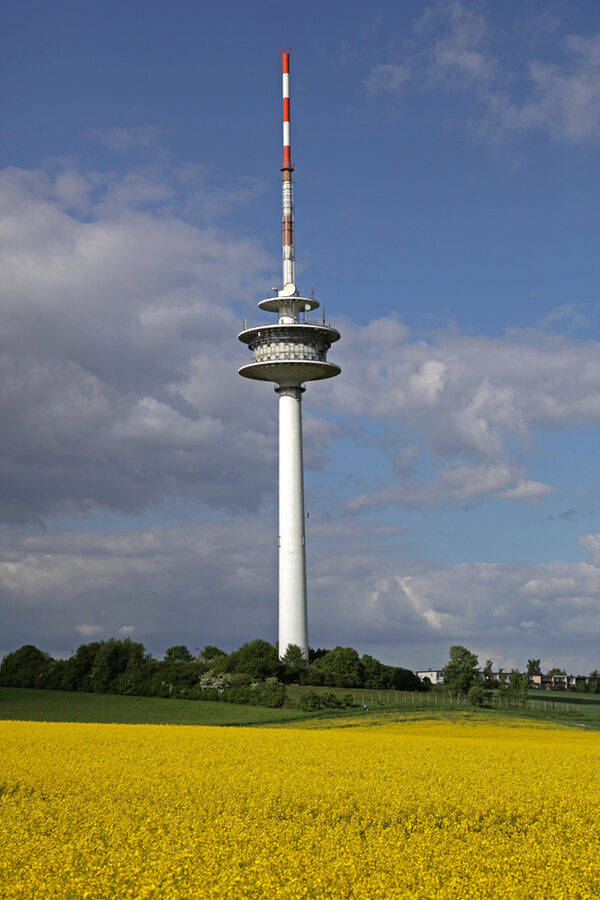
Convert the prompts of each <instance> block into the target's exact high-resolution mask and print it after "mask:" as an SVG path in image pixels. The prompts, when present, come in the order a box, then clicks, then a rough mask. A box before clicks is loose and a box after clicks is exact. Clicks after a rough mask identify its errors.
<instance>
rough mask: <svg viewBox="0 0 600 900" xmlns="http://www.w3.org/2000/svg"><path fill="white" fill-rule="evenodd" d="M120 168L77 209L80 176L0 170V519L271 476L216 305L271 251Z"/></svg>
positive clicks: (126, 507) (267, 445)
mask: <svg viewBox="0 0 600 900" xmlns="http://www.w3.org/2000/svg"><path fill="white" fill-rule="evenodd" d="M133 181H134V183H135V185H136V187H135V189H133V190H132V189H131V185H132V178H131V177H130V176H129V175H126V176H124V177H123V178H122V179H121V180H120V182H118V183H116V182H115V181H114V180H110V181H107V182H106V183H105V184H100V185H99V184H98V183H97V182H96V184H95V185H93V187H94V192H95V199H94V202H93V204H92V205H91V206H90V207H89V208H88V210H87V213H86V215H85V217H83V218H80V217H79V215H78V214H77V212H76V211H74V210H75V208H76V207H78V208H79V209H81V207H82V206H83V205H85V204H84V202H83V198H89V197H90V195H91V189H92V179H91V178H90V177H86V176H82V175H79V174H77V173H74V172H63V173H60V174H59V175H58V176H56V177H52V176H50V175H48V174H47V173H45V172H43V171H33V172H32V171H22V170H18V169H9V170H5V171H4V172H2V173H0V235H1V237H2V250H1V251H0V279H1V286H2V294H3V327H2V330H1V333H0V373H1V377H0V413H1V415H2V420H3V423H4V427H3V429H2V436H1V437H0V449H1V453H0V484H1V486H2V489H1V491H0V495H1V500H0V519H2V520H4V521H21V522H28V521H35V520H38V519H40V518H46V517H48V516H52V515H55V514H60V513H64V512H67V511H73V510H85V509H90V508H94V507H100V508H102V507H104V508H112V509H120V510H123V511H135V510H140V509H142V508H144V506H146V505H147V504H149V503H153V502H158V501H160V500H161V499H162V498H163V497H165V496H174V495H180V496H187V497H190V498H191V497H195V498H197V499H198V500H200V501H202V502H204V503H207V504H209V505H217V506H219V507H221V508H222V507H225V508H227V507H229V508H235V507H238V508H244V507H246V508H247V507H249V506H253V507H256V506H257V505H258V504H259V503H260V502H261V498H262V497H263V496H264V495H265V493H270V492H271V491H272V490H273V484H272V477H271V471H272V465H273V460H274V454H275V436H274V430H273V429H274V421H275V414H276V405H275V403H274V401H273V398H271V397H270V396H269V395H268V392H267V391H260V390H254V388H255V386H254V385H252V384H248V385H247V386H246V385H244V387H246V388H247V389H246V391H245V394H244V395H243V394H242V391H241V390H240V385H238V384H237V381H238V380H239V379H238V376H237V374H236V371H235V361H236V360H235V354H236V341H235V335H236V332H237V331H238V330H239V324H238V321H237V320H236V317H234V315H233V313H232V311H231V302H232V301H233V300H234V299H237V298H239V297H246V296H248V294H250V296H252V295H253V294H254V293H257V292H258V291H259V290H260V284H261V282H262V281H263V280H264V276H263V274H262V273H263V270H264V269H265V268H266V267H270V265H271V260H270V258H269V257H268V256H267V255H266V254H265V253H264V252H263V250H262V248H261V247H260V246H259V245H258V244H257V243H256V242H254V241H252V240H249V239H239V238H238V239H236V240H231V237H230V235H229V234H228V233H226V232H224V231H219V230H218V229H216V228H215V227H214V226H206V227H199V226H194V225H192V224H190V223H189V222H187V221H186V220H185V219H184V218H182V217H177V216H175V215H172V214H169V213H167V214H165V213H164V210H163V209H161V208H160V205H161V203H162V202H163V201H165V202H170V199H171V198H172V195H173V192H174V191H176V190H177V185H174V184H173V183H172V182H171V181H170V180H169V178H168V177H164V178H162V179H158V180H156V181H155V182H153V181H152V178H151V177H150V175H149V174H148V173H145V175H144V177H143V179H141V181H140V179H139V178H134V179H133ZM88 188H89V190H88ZM119 191H120V192H121V193H120V200H119V203H118V204H115V203H114V202H112V201H111V202H109V201H110V196H111V195H114V193H115V192H119ZM107 198H108V199H107ZM148 203H149V204H150V207H151V208H144V207H145V206H146V204H148ZM157 204H158V207H159V208H157ZM67 206H68V207H70V208H69V209H67V208H66V207H67ZM237 353H238V356H239V363H240V364H241V362H242V361H243V358H244V354H243V348H242V347H241V345H240V348H239V350H237ZM249 398H253V399H252V400H251V401H250V400H249ZM253 404H254V405H253ZM257 409H260V410H261V414H260V415H257V413H256V410H257ZM313 430H314V432H315V434H320V447H321V452H322V448H323V447H324V446H325V443H326V439H325V438H324V433H321V432H319V427H318V423H317V424H316V425H315V426H314V428H313ZM310 451H311V444H310V440H309V441H308V456H309V457H310ZM249 459H252V472H253V477H252V478H251V479H250V478H248V477H245V476H244V474H243V473H244V470H245V465H246V462H245V461H247V460H249Z"/></svg>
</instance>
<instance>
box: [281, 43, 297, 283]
mask: <svg viewBox="0 0 600 900" xmlns="http://www.w3.org/2000/svg"><path fill="white" fill-rule="evenodd" d="M281 63H282V66H281V68H282V75H281V80H282V93H283V163H282V165H281V171H282V173H283V182H282V185H281V213H282V215H281V259H282V265H283V290H284V292H285V293H287V292H288V291H287V290H286V288H287V286H288V285H290V286H291V285H294V288H295V280H294V279H295V273H294V202H293V189H292V172H293V171H294V166H293V165H292V151H291V143H290V53H289V50H282V51H281Z"/></svg>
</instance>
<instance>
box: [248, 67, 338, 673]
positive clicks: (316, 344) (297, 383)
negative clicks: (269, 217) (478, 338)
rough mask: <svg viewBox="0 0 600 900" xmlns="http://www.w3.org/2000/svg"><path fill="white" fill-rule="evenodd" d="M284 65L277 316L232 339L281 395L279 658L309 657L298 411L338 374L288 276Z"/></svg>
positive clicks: (326, 338)
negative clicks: (310, 388)
mask: <svg viewBox="0 0 600 900" xmlns="http://www.w3.org/2000/svg"><path fill="white" fill-rule="evenodd" d="M282 62H283V79H282V80H283V165H282V166H281V171H282V173H283V183H282V267H283V287H282V288H281V289H278V290H276V296H274V297H269V298H267V299H265V300H261V301H260V302H259V304H258V306H259V309H261V310H264V311H266V312H272V313H276V314H277V321H276V322H272V323H271V324H268V323H265V324H264V325H257V326H254V327H252V328H245V329H244V330H243V331H241V332H240V333H239V334H238V339H239V340H240V341H242V343H244V344H246V345H247V346H248V348H249V349H250V350H251V351H252V362H250V363H248V364H247V365H245V366H242V367H241V368H240V370H239V374H240V375H242V376H243V377H244V378H251V379H254V380H256V381H271V382H274V383H275V384H276V385H277V387H276V388H275V391H276V392H277V393H278V394H279V656H280V657H283V656H285V653H286V650H287V648H288V646H289V645H290V644H294V645H297V646H298V647H300V649H301V650H302V653H303V655H304V657H305V658H306V659H308V616H307V600H306V540H305V513H304V473H303V459H302V410H301V401H302V394H303V393H304V390H305V388H304V384H305V382H307V381H320V380H322V379H324V378H332V377H334V376H335V375H339V374H340V372H341V369H340V367H339V366H338V365H336V364H335V363H332V362H328V360H327V352H328V351H329V349H330V347H331V345H332V344H333V343H335V341H338V340H339V339H340V333H339V331H337V330H336V329H335V328H332V327H331V326H330V325H328V324H325V320H324V317H323V321H322V322H321V323H314V322H310V321H309V320H308V314H309V313H310V312H313V311H314V310H316V309H318V308H319V307H320V303H319V302H318V301H317V300H316V299H315V298H314V296H313V297H302V296H301V295H300V293H299V291H298V289H297V287H296V284H295V281H294V216H293V202H292V171H293V169H294V167H293V165H292V162H291V152H290V93H289V77H290V76H289V71H290V70H289V53H288V52H287V51H282Z"/></svg>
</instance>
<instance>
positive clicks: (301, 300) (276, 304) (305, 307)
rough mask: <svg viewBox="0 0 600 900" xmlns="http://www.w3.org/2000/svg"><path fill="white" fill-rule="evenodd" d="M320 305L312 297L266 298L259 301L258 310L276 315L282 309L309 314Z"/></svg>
mask: <svg viewBox="0 0 600 900" xmlns="http://www.w3.org/2000/svg"><path fill="white" fill-rule="evenodd" d="M320 305H321V304H320V303H319V301H318V300H315V298H314V297H267V298H266V300H260V301H259V303H258V308H259V309H265V310H266V311H267V312H275V313H278V312H279V310H280V309H282V308H283V307H285V308H286V309H295V310H297V311H298V312H310V311H311V310H313V309H318V308H319V306H320Z"/></svg>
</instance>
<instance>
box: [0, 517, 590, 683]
mask: <svg viewBox="0 0 600 900" xmlns="http://www.w3.org/2000/svg"><path fill="white" fill-rule="evenodd" d="M269 536H270V538H271V539H269ZM308 540H309V544H310V565H309V610H310V613H309V621H310V640H311V644H312V645H313V646H332V645H333V643H334V642H335V643H341V644H350V645H352V646H356V647H357V648H358V649H359V650H360V651H361V652H370V653H374V654H375V655H376V656H378V657H379V658H383V659H385V660H387V661H389V662H390V663H395V664H401V665H407V666H410V667H414V668H418V667H423V666H428V665H433V666H438V665H443V664H444V662H445V661H446V659H447V653H448V648H449V647H450V646H451V645H452V644H454V643H460V644H465V645H466V646H468V647H469V648H471V649H473V650H474V651H475V652H476V653H478V654H479V656H480V659H481V660H485V659H486V658H488V657H491V658H493V659H494V661H495V663H496V664H497V665H504V666H505V667H510V666H513V665H517V666H520V667H521V668H522V667H523V666H524V665H525V664H526V661H527V659H528V658H530V657H541V658H542V664H543V666H544V667H545V668H550V667H551V666H552V665H561V666H563V665H564V666H566V667H567V668H568V669H569V670H570V671H574V672H577V673H587V672H589V671H590V670H591V669H592V668H595V667H596V666H597V665H598V659H597V633H598V623H599V622H600V566H598V565H593V564H591V563H589V562H569V563H566V562H553V563H547V564H526V563H514V564H498V563H482V562H479V563H461V564H455V565H444V566H442V565H437V564H435V563H432V562H429V561H426V560H422V559H416V558H414V557H413V556H412V554H411V550H410V548H411V534H410V533H409V532H406V531H403V530H402V529H398V528H393V527H391V526H385V525H382V524H376V523H365V524H363V525H362V526H361V527H360V528H357V527H356V523H355V522H354V521H353V520H350V519H344V518H340V519H335V520H332V519H321V518H319V517H318V516H317V517H315V519H313V517H311V519H310V520H309V526H308ZM592 542H593V544H594V547H595V549H596V550H597V548H598V547H599V546H600V537H599V536H598V535H587V536H586V537H585V538H582V545H586V544H591V543H592ZM276 591H277V587H276V540H275V526H274V523H273V521H272V520H271V519H270V518H269V517H263V518H261V519H258V520H257V519H256V518H252V519H237V520H229V521H227V522H220V523H214V522H213V523H205V524H193V525H185V526H179V527H176V528H156V529H150V530H148V529H147V530H144V531H130V532H125V533H87V534H68V533H67V534H53V533H51V532H50V533H46V534H44V533H42V532H39V533H35V532H32V531H29V532H24V531H22V530H21V531H17V530H14V531H12V530H5V531H4V532H3V533H2V534H1V535H0V612H1V614H2V618H3V622H4V623H5V637H4V640H10V641H11V643H10V646H5V645H3V646H2V647H0V652H3V651H5V650H11V649H14V647H15V646H18V645H19V643H26V642H27V643H29V642H32V643H35V644H37V645H38V646H40V647H42V648H43V649H46V650H49V651H51V652H53V653H65V654H67V653H69V652H70V651H71V650H73V649H74V647H75V646H76V645H77V643H78V642H81V641H82V639H83V640H85V641H87V640H90V639H97V638H101V639H105V638H108V637H119V636H120V637H123V636H128V635H131V634H135V639H136V640H140V641H142V642H143V643H144V644H145V645H146V646H147V647H148V649H150V650H151V651H152V652H154V653H157V654H161V653H163V652H164V650H165V648H166V647H167V646H170V645H171V644H176V643H185V644H186V645H188V646H189V647H190V648H191V649H192V650H195V648H196V647H201V646H203V645H204V644H205V643H217V644H220V645H222V646H224V647H226V648H228V649H229V648H233V647H235V646H237V645H238V644H239V643H241V642H242V641H244V640H247V639H249V638H250V637H253V636H263V637H266V638H267V639H270V640H271V641H275V639H276V616H277V613H276V606H277V601H276ZM57 610H60V616H57ZM82 620H83V621H84V622H88V623H90V622H93V623H94V624H87V625H81V624H80V623H81V622H82ZM123 621H125V622H128V623H132V624H128V625H124V624H123ZM8 635H10V636H11V637H10V638H9V637H8Z"/></svg>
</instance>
